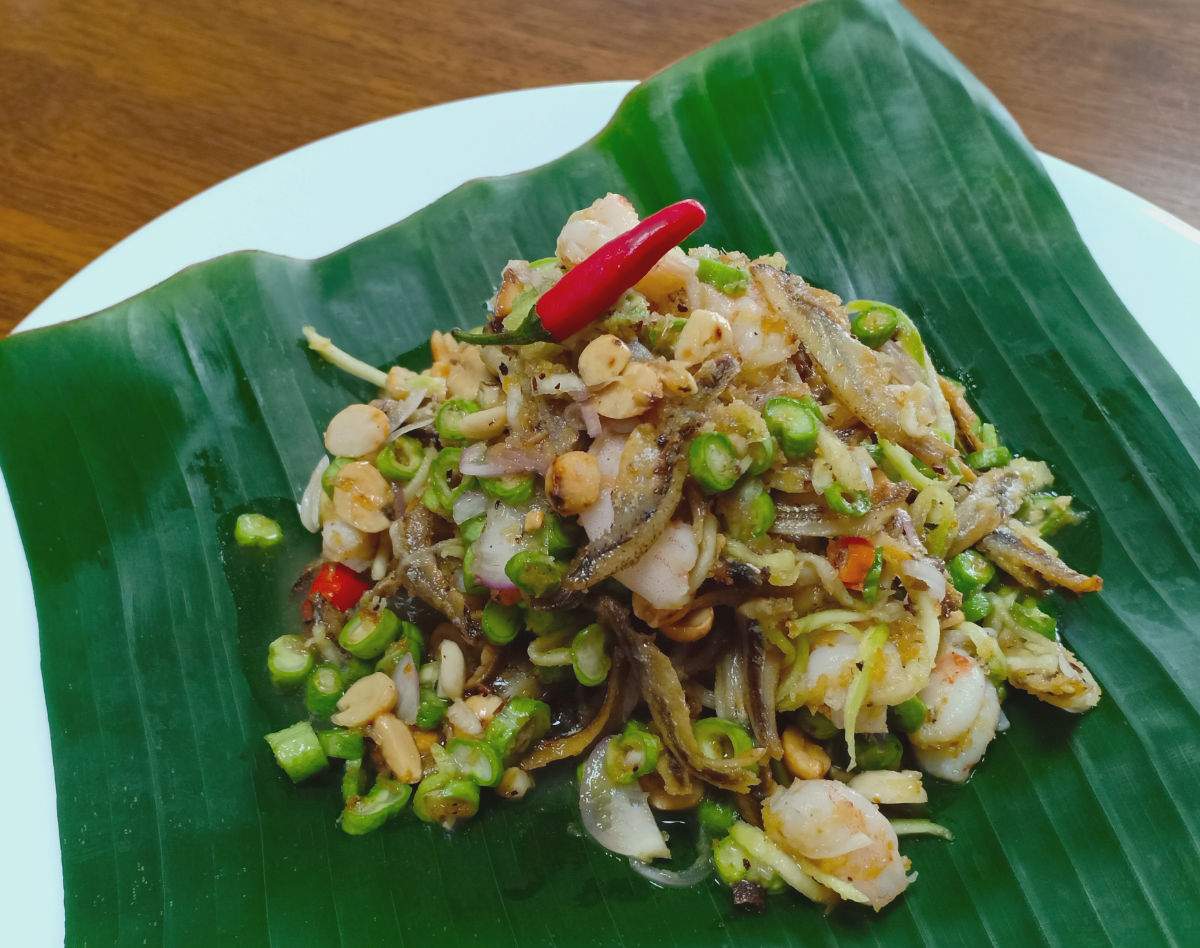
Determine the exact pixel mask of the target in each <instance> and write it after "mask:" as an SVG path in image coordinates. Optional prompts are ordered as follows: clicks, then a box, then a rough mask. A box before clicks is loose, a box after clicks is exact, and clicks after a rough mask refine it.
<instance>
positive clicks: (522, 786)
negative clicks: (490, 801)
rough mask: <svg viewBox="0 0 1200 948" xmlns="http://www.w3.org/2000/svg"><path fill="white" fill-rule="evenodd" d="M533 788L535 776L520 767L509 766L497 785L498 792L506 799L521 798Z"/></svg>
mask: <svg viewBox="0 0 1200 948" xmlns="http://www.w3.org/2000/svg"><path fill="white" fill-rule="evenodd" d="M532 789H533V777H531V776H530V775H529V774H528V773H526V772H525V771H524V770H522V769H521V768H520V767H509V768H508V769H507V770H506V771H504V774H503V775H502V776H501V777H500V782H499V783H498V784H497V785H496V792H497V793H498V794H500V796H502V797H504V799H506V800H520V799H521V797H523V796H525V794H527V793H528V792H529V791H530V790H532Z"/></svg>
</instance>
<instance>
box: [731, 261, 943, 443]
mask: <svg viewBox="0 0 1200 948" xmlns="http://www.w3.org/2000/svg"><path fill="white" fill-rule="evenodd" d="M750 270H751V272H752V273H753V274H754V277H755V279H756V280H757V281H758V284H759V286H761V287H762V289H763V292H764V294H765V295H766V297H767V300H768V301H769V302H770V304H771V306H772V307H773V308H774V309H775V311H776V312H777V313H779V314H780V315H781V316H783V317H784V318H786V319H787V320H788V321H789V323H790V324H791V325H792V326H793V327H794V328H795V331H796V334H797V335H798V336H799V337H800V341H801V342H802V343H803V345H804V348H805V350H806V351H807V353H808V356H809V358H810V359H811V360H812V362H813V365H814V366H815V367H816V369H817V371H818V372H819V373H820V375H821V377H822V378H823V379H824V380H825V383H826V384H827V385H828V386H829V388H830V390H831V391H832V392H833V393H834V395H836V396H837V398H838V399H839V400H840V401H841V402H843V403H844V404H845V405H846V407H848V408H849V409H850V410H851V411H853V412H854V414H855V415H856V416H857V417H858V418H860V419H862V421H864V422H865V423H866V424H867V425H869V426H870V427H871V428H873V429H874V430H875V431H876V432H878V433H879V434H881V435H882V436H883V437H885V438H887V439H888V440H890V441H895V442H896V443H897V444H901V445H903V446H904V447H906V448H907V449H908V450H909V451H911V452H912V453H913V454H915V455H917V456H918V457H919V458H921V459H922V460H924V461H927V462H928V463H930V464H945V463H946V462H947V461H948V460H950V459H951V458H953V457H954V456H955V454H956V452H955V450H954V448H953V447H952V446H951V445H949V444H947V443H946V442H945V441H943V440H941V439H940V438H938V437H937V436H936V435H935V434H933V433H932V432H931V431H926V432H925V433H922V434H920V435H912V434H910V433H909V432H908V431H907V430H905V427H904V425H903V424H902V423H901V419H900V410H899V408H898V406H897V403H896V398H895V397H894V396H893V395H891V394H889V392H890V390H892V389H894V388H895V387H896V380H895V378H894V376H893V372H892V368H891V365H890V363H889V362H888V360H887V358H886V357H885V356H883V355H881V354H880V353H878V352H876V351H875V350H874V349H871V348H869V347H868V346H864V345H863V344H862V343H861V342H859V341H858V340H857V339H855V338H854V336H853V335H851V333H850V332H849V330H848V329H846V328H844V327H843V325H842V320H840V319H839V318H838V314H836V313H834V312H831V311H830V303H829V301H828V300H827V299H825V298H824V297H823V296H818V295H817V294H816V293H815V292H814V291H813V289H812V287H810V286H809V285H808V284H807V283H805V282H804V280H802V279H801V278H800V277H798V276H795V275H794V274H789V273H784V272H783V271H781V270H777V269H775V268H774V267H771V266H767V265H765V264H755V265H753V266H752V267H751V268H750Z"/></svg>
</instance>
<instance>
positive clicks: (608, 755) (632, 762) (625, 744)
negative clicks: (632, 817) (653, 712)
mask: <svg viewBox="0 0 1200 948" xmlns="http://www.w3.org/2000/svg"><path fill="white" fill-rule="evenodd" d="M661 752H662V741H660V740H659V739H658V737H657V736H656V735H655V734H653V733H651V732H650V731H649V729H647V727H646V726H645V725H644V724H642V723H641V722H640V721H629V722H627V723H626V725H625V730H623V731H622V732H621V733H620V734H619V735H617V736H615V737H614V738H613V739H612V740H611V741H609V744H608V748H607V750H605V752H604V770H605V772H606V773H607V774H608V778H609V779H610V780H611V781H612V782H613V783H621V784H625V783H633V781H635V780H636V779H637V778H638V777H644V776H646V774H649V773H653V772H654V768H655V767H657V766H658V756H659V754H660V753H661Z"/></svg>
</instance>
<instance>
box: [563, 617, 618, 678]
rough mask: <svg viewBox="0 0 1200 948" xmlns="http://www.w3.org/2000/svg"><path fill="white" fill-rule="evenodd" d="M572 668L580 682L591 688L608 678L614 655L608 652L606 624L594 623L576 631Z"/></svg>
mask: <svg viewBox="0 0 1200 948" xmlns="http://www.w3.org/2000/svg"><path fill="white" fill-rule="evenodd" d="M571 668H572V669H574V671H575V678H576V679H577V680H578V681H579V683H580V684H581V685H586V686H587V687H589V688H591V687H594V686H596V685H601V684H603V683H604V682H605V681H606V680H607V679H608V671H609V669H610V668H612V657H611V656H610V655H609V654H608V633H607V632H606V631H605V629H604V626H602V625H600V624H599V623H598V622H597V623H592V624H591V625H589V626H587V627H586V628H583V629H581V630H580V631H578V632H576V633H575V637H574V638H573V639H572V640H571Z"/></svg>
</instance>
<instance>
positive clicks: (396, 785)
mask: <svg viewBox="0 0 1200 948" xmlns="http://www.w3.org/2000/svg"><path fill="white" fill-rule="evenodd" d="M411 796H412V787H410V786H409V785H408V784H406V783H400V781H398V780H392V779H390V778H388V777H384V776H379V777H377V778H376V779H375V786H373V787H372V788H371V790H370V792H369V793H367V795H366V796H362V797H359V798H358V799H356V800H354V801H352V802H350V803H347V804H346V807H345V809H343V810H342V817H341V824H342V831H343V832H344V833H346V834H347V835H349V836H363V835H365V834H367V833H373V832H375V830H377V829H379V828H380V827H381V826H383V824H384V823H386V822H387V821H388V820H390V819H391V818H392V817H393V816H395V815H396V814H397V813H399V812H400V811H401V810H403V809H404V807H405V804H407V803H408V798H409V797H411Z"/></svg>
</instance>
